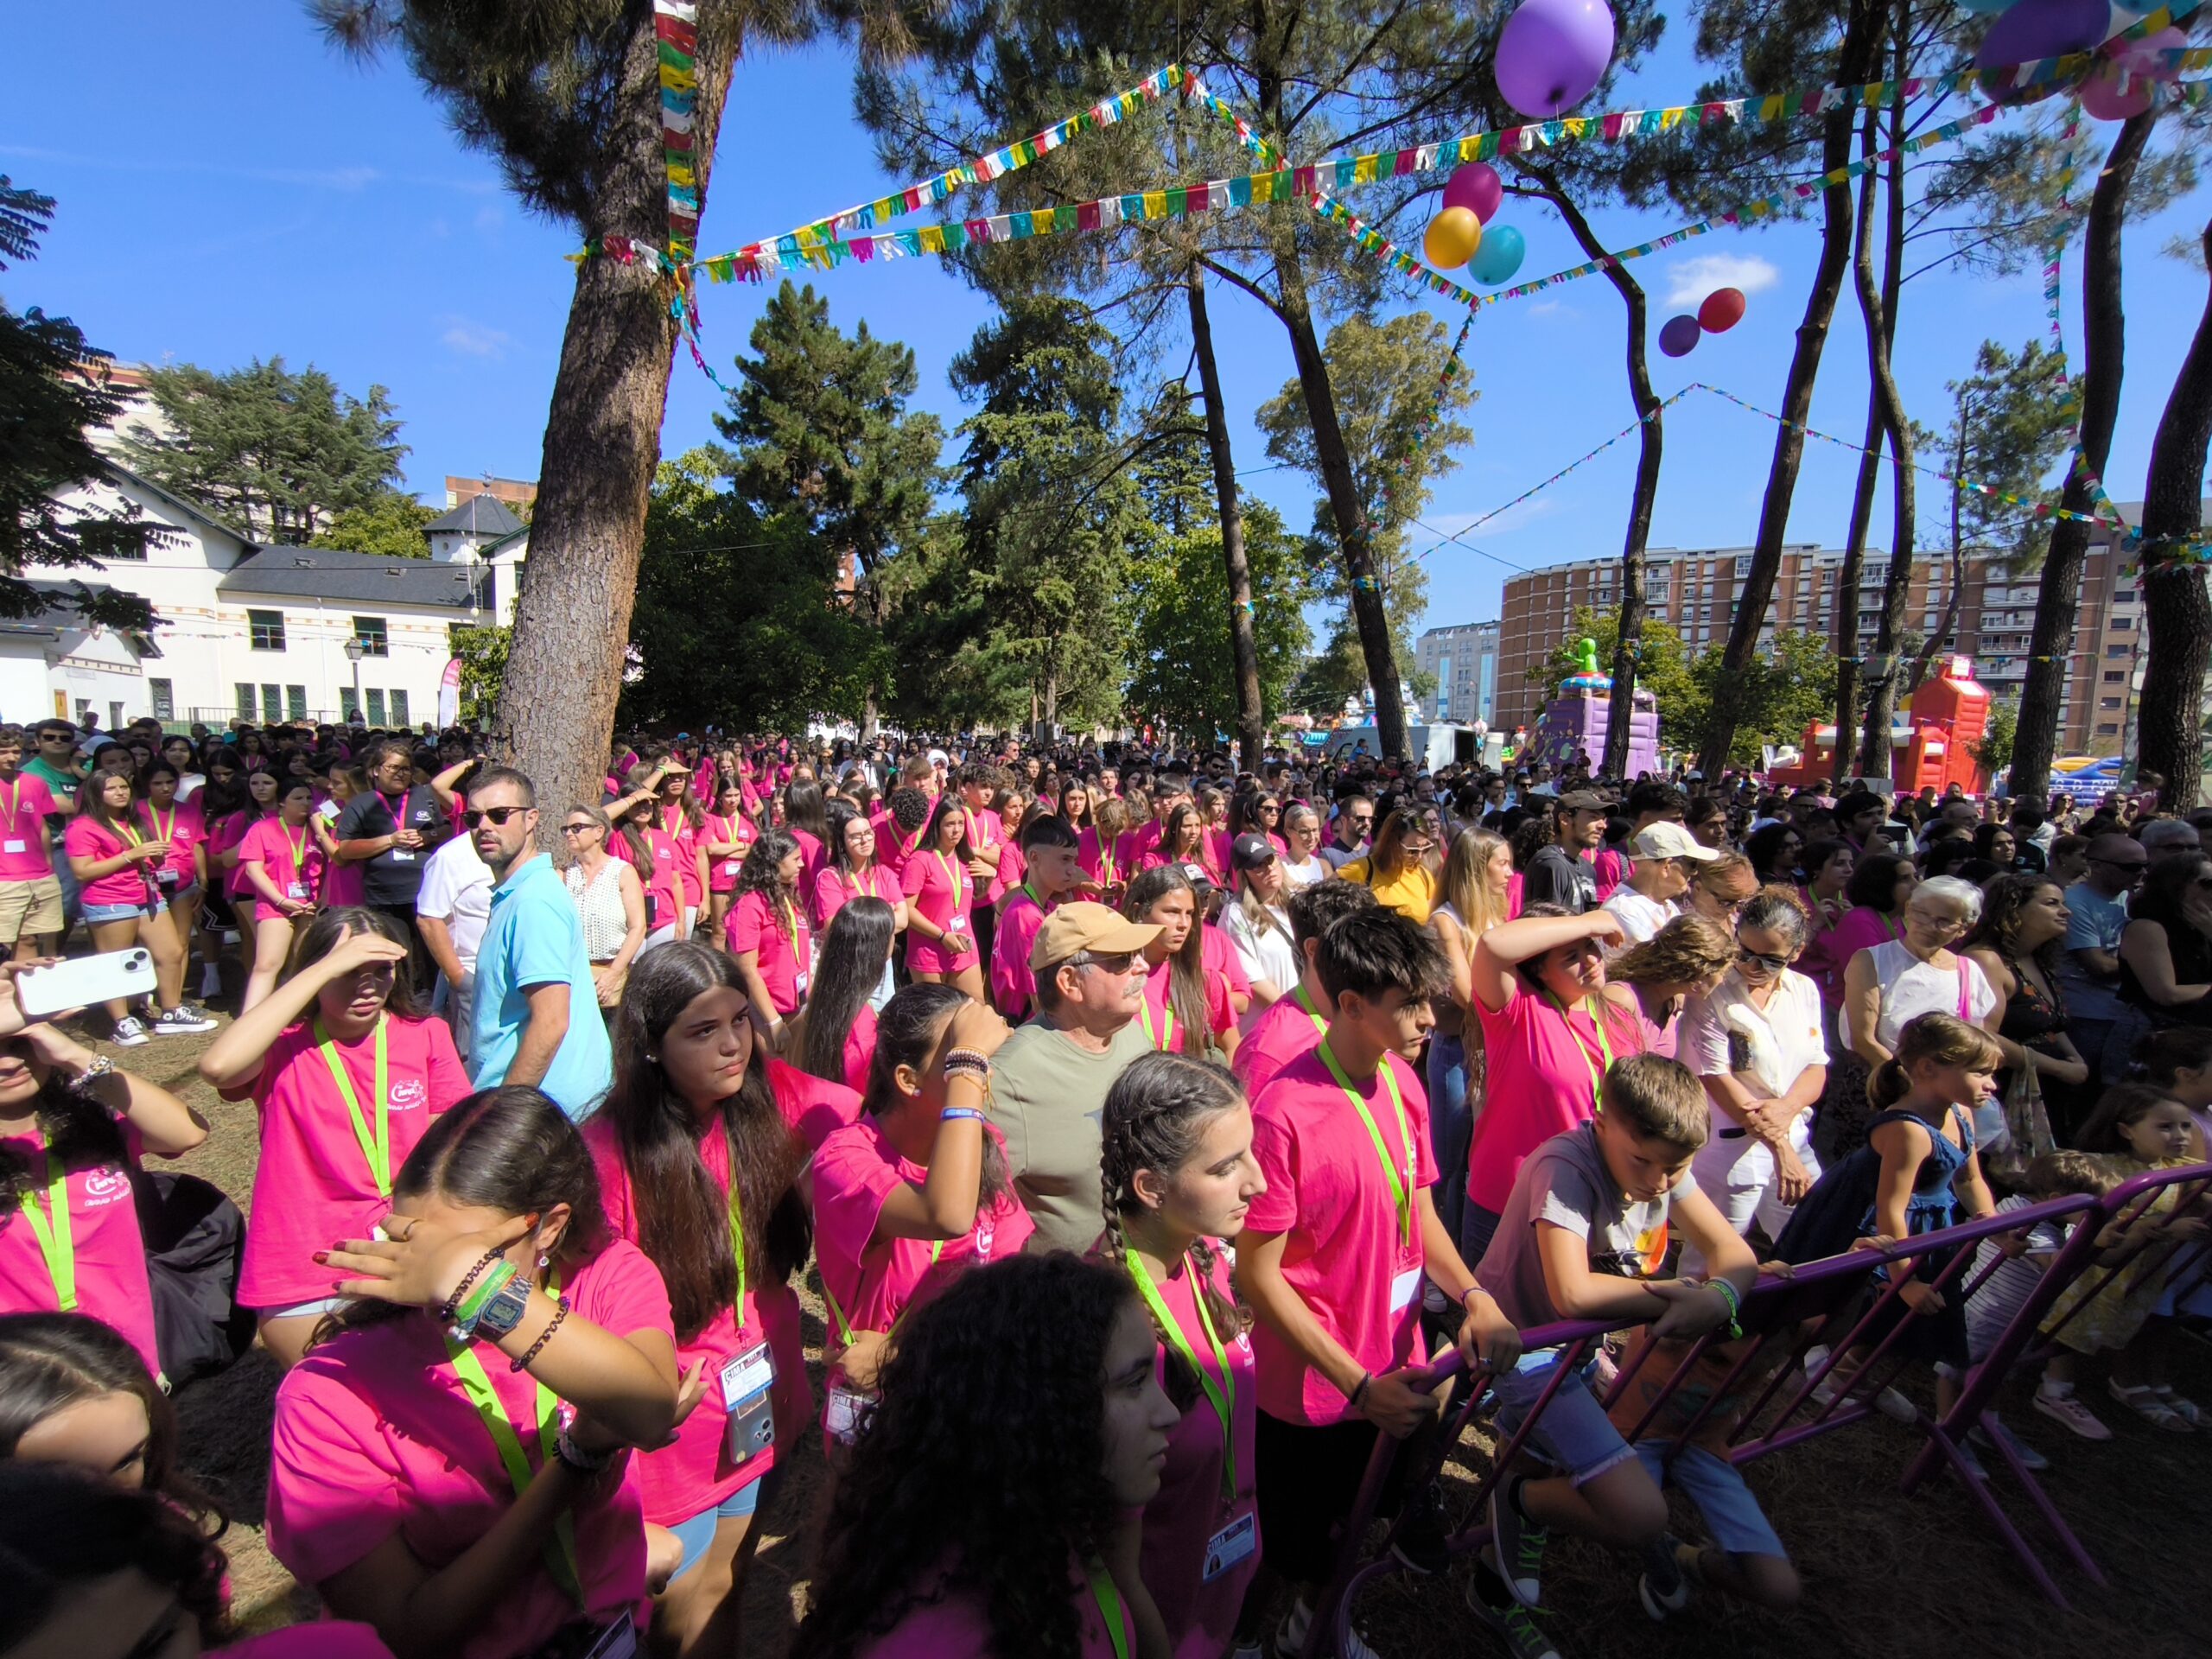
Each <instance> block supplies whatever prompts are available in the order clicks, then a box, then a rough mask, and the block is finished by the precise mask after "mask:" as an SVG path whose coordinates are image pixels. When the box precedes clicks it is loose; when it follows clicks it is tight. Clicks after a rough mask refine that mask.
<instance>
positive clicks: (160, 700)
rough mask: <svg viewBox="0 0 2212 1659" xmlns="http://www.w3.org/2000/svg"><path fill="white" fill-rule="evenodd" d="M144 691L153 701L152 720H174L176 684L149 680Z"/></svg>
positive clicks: (169, 681)
mask: <svg viewBox="0 0 2212 1659" xmlns="http://www.w3.org/2000/svg"><path fill="white" fill-rule="evenodd" d="M146 690H147V691H148V692H149V694H150V695H151V696H152V697H153V699H154V718H155V719H156V720H158V721H164V722H166V721H172V720H175V718H176V682H175V681H174V680H149V681H147V682H146Z"/></svg>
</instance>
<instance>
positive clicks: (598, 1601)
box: [268, 1239, 675, 1659]
mask: <svg viewBox="0 0 2212 1659" xmlns="http://www.w3.org/2000/svg"><path fill="white" fill-rule="evenodd" d="M563 1292H564V1294H566V1295H567V1296H568V1298H569V1303H570V1306H572V1308H573V1309H574V1312H573V1313H572V1314H571V1317H572V1318H580V1319H588V1320H590V1321H591V1322H592V1323H593V1324H594V1325H600V1326H601V1327H603V1328H604V1329H606V1330H607V1331H610V1332H613V1333H614V1334H615V1335H616V1336H620V1337H627V1336H630V1335H632V1334H633V1333H635V1332H641V1331H658V1332H660V1333H661V1334H662V1335H663V1336H665V1337H668V1338H670V1339H671V1341H672V1340H673V1339H674V1336H675V1332H674V1331H673V1330H672V1329H671V1325H670V1322H669V1316H668V1293H667V1291H666V1290H665V1289H664V1288H663V1287H662V1285H661V1281H660V1274H658V1272H657V1271H655V1269H654V1268H653V1264H652V1262H648V1261H647V1260H646V1259H645V1256H644V1255H643V1254H642V1253H641V1252H640V1251H639V1249H638V1247H637V1246H636V1245H634V1244H632V1243H629V1242H628V1241H627V1240H625V1239H617V1240H615V1241H614V1242H613V1243H611V1244H609V1245H607V1248H606V1249H602V1250H601V1251H600V1253H599V1254H598V1255H595V1256H594V1257H593V1258H592V1259H591V1260H590V1261H588V1262H585V1263H584V1264H583V1265H582V1267H581V1268H578V1269H577V1270H576V1272H575V1275H574V1277H573V1278H572V1279H571V1280H570V1281H569V1282H568V1283H567V1284H566V1285H564V1286H563ZM479 1357H480V1358H481V1359H482V1361H483V1366H484V1374H485V1376H486V1378H487V1379H488V1380H489V1382H490V1383H491V1385H492V1389H493V1393H494V1394H495V1395H498V1396H499V1402H500V1403H501V1405H502V1406H504V1407H505V1412H506V1415H507V1417H508V1419H509V1421H512V1422H514V1423H516V1424H518V1425H519V1426H520V1432H519V1434H518V1438H519V1439H520V1440H522V1442H523V1447H524V1454H525V1455H526V1456H528V1457H529V1459H530V1460H531V1465H532V1467H533V1468H534V1467H536V1466H537V1465H538V1463H539V1460H540V1459H539V1454H538V1451H537V1433H536V1432H535V1430H534V1429H533V1428H532V1427H531V1425H533V1424H534V1423H535V1422H536V1421H537V1381H536V1379H535V1378H533V1377H532V1376H530V1375H529V1374H528V1373H527V1372H517V1371H513V1370H509V1369H508V1367H509V1362H508V1360H507V1359H506V1357H505V1356H504V1355H502V1354H500V1353H499V1351H498V1350H497V1349H493V1348H489V1347H486V1348H484V1349H481V1350H480V1353H479ZM637 1466H638V1465H637V1459H634V1458H632V1460H631V1463H630V1466H629V1468H628V1470H627V1471H626V1472H625V1473H624V1475H623V1477H622V1478H621V1479H620V1481H618V1482H615V1483H614V1484H612V1485H609V1486H603V1487H601V1486H594V1487H592V1488H588V1489H587V1490H586V1491H584V1492H583V1493H582V1495H581V1496H579V1497H578V1498H577V1500H576V1502H575V1504H574V1506H573V1507H572V1508H571V1509H570V1510H569V1514H570V1515H571V1516H573V1517H574V1520H575V1541H576V1557H577V1562H578V1565H579V1567H580V1568H581V1570H582V1584H583V1601H584V1605H583V1608H582V1612H583V1613H584V1614H585V1615H586V1616H587V1617H588V1618H591V1619H592V1620H593V1621H594V1622H595V1623H599V1624H605V1623H607V1622H608V1621H609V1620H611V1619H613V1618H617V1617H618V1616H620V1615H621V1614H623V1613H626V1612H634V1611H636V1610H637V1609H638V1608H639V1605H640V1603H641V1602H642V1600H643V1598H644V1596H645V1516H644V1513H643V1509H642V1505H641V1501H640V1497H639V1481H638V1473H637ZM514 1501H515V1491H514V1486H513V1484H512V1482H511V1481H510V1480H509V1479H508V1478H507V1471H506V1468H505V1465H503V1464H502V1463H501V1462H500V1461H499V1449H498V1447H497V1446H495V1445H494V1444H493V1440H492V1436H491V1433H490V1431H489V1430H487V1429H486V1427H485V1426H484V1420H483V1419H482V1417H480V1415H478V1414H477V1411H476V1408H474V1406H472V1405H471V1404H470V1403H469V1402H468V1396H467V1394H466V1393H464V1392H463V1390H462V1388H461V1379H460V1378H459V1377H458V1376H455V1375H454V1369H453V1362H452V1360H451V1359H450V1358H449V1357H448V1354H447V1351H446V1339H445V1336H444V1333H443V1332H442V1331H441V1330H440V1328H439V1327H438V1325H437V1324H436V1323H435V1320H434V1319H431V1318H430V1317H429V1315H427V1314H423V1313H407V1314H405V1315H404V1316H403V1317H401V1318H399V1319H389V1320H386V1321H385V1322H384V1323H382V1324H378V1325H364V1326H362V1327H360V1328H359V1329H357V1330H353V1331H348V1332H345V1333H344V1334H343V1335H341V1336H339V1337H337V1338H334V1339H333V1340H331V1341H329V1342H327V1343H325V1344H323V1345H322V1346H321V1347H319V1348H317V1349H316V1350H315V1351H314V1352H313V1353H311V1354H309V1355H308V1357H306V1358H305V1359H304V1360H302V1361H301V1362H300V1363H299V1364H297V1365H296V1366H295V1367H293V1368H292V1370H290V1371H289V1372H288V1373H287V1374H286V1375H285V1377H284V1380H283V1383H281V1384H280V1385H279V1386H278V1388H277V1426H276V1433H275V1444H274V1447H273V1451H272V1454H271V1457H270V1465H269V1511H268V1517H269V1518H268V1525H269V1532H268V1537H269V1549H270V1554H273V1555H275V1556H276V1557H277V1560H280V1561H282V1562H283V1564H284V1565H285V1567H288V1568H289V1569H290V1570H291V1573H292V1575H293V1577H295V1578H296V1579H298V1580H300V1581H301V1582H302V1583H303V1584H312V1585H320V1584H322V1583H324V1582H325V1581H327V1580H329V1579H331V1578H332V1577H334V1576H335V1575H336V1574H337V1573H341V1572H343V1571H344V1570H345V1569H346V1568H347V1567H351V1566H353V1564H354V1563H355V1562H356V1561H359V1560H361V1559H362V1558H363V1557H364V1556H365V1555H367V1554H369V1553H370V1552H371V1551H372V1550H373V1549H375V1548H377V1547H378V1545H379V1544H381V1543H383V1542H384V1541H385V1539H387V1538H391V1537H397V1538H398V1539H400V1540H401V1541H403V1542H404V1544H405V1545H406V1546H407V1548H408V1549H409V1550H410V1551H411V1552H412V1553H413V1554H414V1555H415V1557H416V1560H419V1561H421V1562H422V1563H423V1566H424V1567H428V1568H429V1570H431V1571H432V1572H436V1571H438V1570H439V1569H441V1568H442V1567H448V1566H449V1565H451V1564H452V1562H453V1561H454V1560H456V1559H458V1558H459V1557H460V1556H461V1554H462V1553H463V1552H464V1551H466V1550H467V1548H469V1547H470V1546H471V1545H473V1544H474V1543H475V1542H476V1541H477V1540H478V1539H480V1538H481V1537H482V1536H483V1535H484V1534H485V1533H486V1531H487V1530H488V1529H490V1528H491V1527H492V1525H493V1523H494V1522H496V1521H497V1520H498V1519H499V1516H502V1515H504V1514H505V1513H506V1511H507V1509H508V1507H509V1506H510V1505H511V1504H512V1503H513V1502H514ZM578 1611H579V1610H578V1608H577V1606H576V1604H575V1601H574V1600H573V1599H570V1597H569V1595H568V1594H567V1593H566V1592H564V1591H563V1590H562V1589H561V1588H560V1586H558V1585H557V1584H556V1582H555V1580H553V1578H552V1576H551V1574H550V1573H548V1572H547V1571H546V1569H545V1563H544V1558H543V1553H542V1552H537V1553H533V1554H531V1557H530V1559H529V1560H527V1561H526V1562H524V1564H523V1565H522V1566H521V1567H519V1568H518V1569H517V1570H516V1571H515V1573H513V1575H512V1577H511V1578H510V1579H509V1580H507V1582H506V1584H505V1587H504V1588H503V1590H502V1591H501V1593H500V1595H499V1607H498V1613H497V1617H495V1618H486V1619H485V1620H482V1621H480V1623H479V1624H476V1625H475V1626H474V1627H473V1630H472V1631H471V1633H470V1635H469V1636H468V1637H467V1640H466V1641H464V1642H462V1643H461V1644H460V1645H459V1646H458V1647H457V1648H456V1649H454V1652H455V1653H456V1654H458V1655H459V1656H461V1659H509V1656H512V1655H515V1654H522V1653H528V1652H530V1651H531V1650H532V1649H535V1648H537V1646H538V1645H539V1644H540V1643H543V1642H544V1641H546V1640H547V1639H548V1638H549V1637H551V1636H552V1635H553V1634H554V1632H556V1630H560V1629H561V1628H562V1626H563V1625H565V1624H569V1623H570V1622H571V1621H573V1620H574V1619H575V1618H576V1617H577V1615H578Z"/></svg>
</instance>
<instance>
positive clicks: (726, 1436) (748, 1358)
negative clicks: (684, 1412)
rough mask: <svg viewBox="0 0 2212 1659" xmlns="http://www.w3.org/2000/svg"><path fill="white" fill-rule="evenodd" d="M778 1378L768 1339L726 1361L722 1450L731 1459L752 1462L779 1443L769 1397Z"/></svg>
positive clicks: (723, 1391)
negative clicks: (770, 1387)
mask: <svg viewBox="0 0 2212 1659" xmlns="http://www.w3.org/2000/svg"><path fill="white" fill-rule="evenodd" d="M775 1379H776V1363H775V1361H774V1360H772V1359H771V1358H770V1357H768V1344H766V1343H765V1342H764V1343H762V1344H760V1345H759V1346H758V1347H756V1348H750V1349H747V1351H745V1352H744V1353H741V1354H740V1355H738V1356H737V1357H735V1358H734V1359H731V1360H728V1361H726V1362H725V1363H723V1365H722V1408H723V1410H724V1411H725V1412H726V1413H727V1416H726V1417H725V1419H724V1423H723V1428H722V1450H723V1452H724V1453H725V1454H726V1455H727V1456H728V1459H729V1460H730V1461H731V1462H732V1463H734V1464H745V1463H750V1462H751V1461H752V1460H753V1459H754V1458H756V1457H758V1456H760V1453H761V1452H766V1451H768V1450H769V1449H771V1448H772V1446H774V1445H775V1444H776V1412H775V1408H774V1406H773V1405H772V1403H771V1402H770V1401H769V1399H768V1385H769V1384H770V1383H772V1382H774V1381H775Z"/></svg>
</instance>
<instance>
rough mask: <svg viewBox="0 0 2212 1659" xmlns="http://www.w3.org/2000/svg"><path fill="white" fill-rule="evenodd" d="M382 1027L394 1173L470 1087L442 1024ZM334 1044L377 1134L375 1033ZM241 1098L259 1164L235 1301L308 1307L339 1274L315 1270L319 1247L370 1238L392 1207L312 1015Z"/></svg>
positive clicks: (278, 1047)
mask: <svg viewBox="0 0 2212 1659" xmlns="http://www.w3.org/2000/svg"><path fill="white" fill-rule="evenodd" d="M384 1029H385V1086H386V1090H387V1096H386V1107H385V1122H386V1125H387V1126H388V1129H389V1133H390V1135H391V1163H390V1166H389V1169H390V1172H391V1173H392V1174H394V1175H396V1174H397V1173H398V1172H399V1166H401V1165H402V1164H404V1163H405V1162H406V1161H407V1154H410V1152H412V1151H414V1150H415V1143H416V1141H420V1140H421V1139H422V1138H423V1134H424V1133H425V1132H426V1131H427V1130H428V1129H429V1127H430V1120H431V1118H433V1117H435V1116H436V1115H437V1114H438V1113H440V1112H442V1111H444V1110H446V1109H448V1107H450V1106H453V1105H454V1104H455V1103H458V1102H460V1101H462V1100H465V1099H467V1096H468V1093H469V1082H468V1073H467V1071H463V1070H462V1069H461V1056H460V1055H459V1054H458V1053H457V1052H454V1046H453V1032H452V1030H451V1029H450V1028H449V1027H448V1026H447V1024H446V1022H445V1021H444V1020H402V1019H398V1018H397V1017H395V1016H392V1015H390V1014H387V1015H386V1016H385V1021H384ZM331 1046H332V1049H333V1051H334V1053H335V1054H336V1056H337V1059H338V1063H339V1064H340V1065H341V1066H343V1067H344V1068H345V1071H346V1077H347V1078H348V1079H349V1080H351V1082H352V1083H353V1098H354V1100H355V1101H356V1102H357V1103H359V1107H360V1110H361V1122H362V1123H363V1125H364V1126H365V1128H367V1130H368V1132H369V1134H370V1135H371V1136H372V1137H373V1136H374V1135H376V1132H377V1096H376V1086H377V1085H376V1076H377V1066H376V1038H375V1035H374V1033H371V1034H370V1035H368V1036H365V1037H362V1038H360V1039H359V1040H357V1041H354V1042H351V1043H344V1042H340V1041H338V1040H337V1039H332V1045H331ZM249 1094H250V1095H251V1097H252V1100H253V1103H254V1105H255V1106H256V1107H257V1109H258V1110H259V1113H260V1118H261V1160H260V1162H259V1164H258V1165H257V1166H256V1168H255V1170H254V1173H253V1212H252V1215H251V1217H250V1218H249V1219H248V1221H247V1222H246V1228H245V1262H244V1264H243V1265H242V1267H241V1268H240V1269H239V1273H238V1300H239V1301H240V1302H241V1303H242V1304H243V1305H245V1306H247V1307H257V1308H263V1309H270V1308H278V1307H289V1306H292V1305H293V1304H295V1303H297V1302H308V1301H315V1300H320V1299H321V1298H323V1297H326V1296H329V1295H331V1294H334V1287H335V1286H336V1284H337V1283H338V1281H339V1280H340V1279H341V1278H343V1277H344V1276H345V1275H344V1274H340V1273H339V1272H338V1271H337V1270H336V1269H334V1268H319V1267H317V1266H316V1265H315V1259H314V1257H315V1251H317V1250H327V1249H330V1247H331V1246H332V1245H334V1244H335V1243H337V1242H338V1241H339V1240H340V1239H341V1238H366V1237H368V1236H369V1233H370V1230H371V1229H372V1228H373V1227H374V1226H375V1225H376V1224H377V1223H378V1222H380V1221H382V1220H383V1219H384V1218H385V1215H386V1214H388V1213H389V1212H390V1211H391V1199H390V1198H387V1197H385V1195H384V1194H382V1193H380V1192H378V1190H377V1183H376V1178H375V1176H374V1174H373V1173H372V1171H371V1170H370V1167H369V1160H368V1154H366V1153H365V1152H364V1151H363V1150H362V1148H361V1142H360V1139H359V1136H358V1135H356V1134H355V1133H354V1129H353V1117H352V1115H351V1114H350V1113H349V1112H348V1111H347V1110H346V1096H344V1095H343V1094H342V1093H340V1090H339V1088H338V1084H337V1082H336V1081H335V1080H334V1078H333V1077H331V1075H330V1067H329V1066H328V1065H327V1064H326V1063H325V1061H324V1059H323V1056H322V1052H321V1044H319V1043H318V1042H317V1041H316V1040H315V1023H314V1021H313V1020H302V1021H300V1022H299V1023H298V1024H296V1025H294V1026H290V1027H287V1028H286V1029H285V1030H284V1031H283V1033H282V1034H280V1035H279V1036H278V1037H277V1040H276V1042H274V1043H273V1044H271V1045H270V1049H269V1052H268V1054H267V1056H266V1057H265V1058H264V1059H263V1060H262V1063H261V1074H260V1076H258V1077H256V1078H255V1079H254V1080H253V1082H252V1084H251V1085H250V1086H249V1088H247V1089H245V1090H238V1092H237V1093H236V1094H234V1095H232V1096H231V1098H233V1099H238V1098H244V1097H245V1096H247V1095H249Z"/></svg>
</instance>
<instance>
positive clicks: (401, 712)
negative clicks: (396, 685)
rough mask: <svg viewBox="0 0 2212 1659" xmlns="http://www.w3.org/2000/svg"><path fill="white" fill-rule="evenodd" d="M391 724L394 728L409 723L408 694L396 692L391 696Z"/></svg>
mask: <svg viewBox="0 0 2212 1659" xmlns="http://www.w3.org/2000/svg"><path fill="white" fill-rule="evenodd" d="M391 723H392V724H393V725H394V726H404V725H405V724H406V723H407V694H406V693H405V692H404V691H395V692H393V693H392V694H391Z"/></svg>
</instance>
